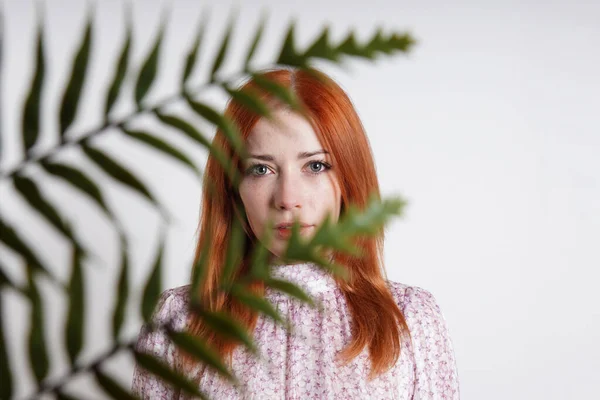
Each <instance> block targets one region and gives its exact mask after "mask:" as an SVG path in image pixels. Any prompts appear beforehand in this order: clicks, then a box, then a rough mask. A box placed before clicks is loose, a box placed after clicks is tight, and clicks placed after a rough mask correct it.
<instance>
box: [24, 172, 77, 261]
mask: <svg viewBox="0 0 600 400" xmlns="http://www.w3.org/2000/svg"><path fill="white" fill-rule="evenodd" d="M13 185H14V187H15V189H16V190H17V191H18V192H19V194H21V197H22V198H23V199H24V200H25V201H26V202H27V203H29V205H30V206H31V207H32V208H33V209H35V210H36V211H37V212H38V213H39V214H40V215H41V216H43V217H44V218H45V219H46V220H47V221H48V222H49V223H50V224H51V225H52V226H54V227H55V228H56V229H57V230H58V231H59V232H61V233H62V234H63V235H64V236H65V237H66V238H67V239H69V240H70V241H71V242H73V244H74V245H75V246H76V247H77V248H78V249H80V250H81V251H82V252H84V254H85V250H84V248H83V246H82V245H81V244H80V243H79V241H78V240H77V238H76V237H75V235H74V234H73V232H72V231H71V228H70V227H69V226H68V225H67V224H66V223H65V222H64V221H63V219H62V218H61V217H60V215H59V213H58V210H57V209H56V207H54V206H53V205H52V203H50V202H49V201H48V200H46V196H44V195H42V193H41V192H40V190H39V188H38V187H37V184H36V183H35V182H34V181H33V180H31V179H29V178H27V177H25V176H23V175H15V176H14V177H13Z"/></svg>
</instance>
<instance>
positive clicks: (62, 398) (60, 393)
mask: <svg viewBox="0 0 600 400" xmlns="http://www.w3.org/2000/svg"><path fill="white" fill-rule="evenodd" d="M56 399H57V400H78V399H77V397H75V396H71V395H70V394H68V393H65V391H64V390H62V389H58V390H57V391H56Z"/></svg>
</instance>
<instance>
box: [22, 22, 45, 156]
mask: <svg viewBox="0 0 600 400" xmlns="http://www.w3.org/2000/svg"><path fill="white" fill-rule="evenodd" d="M45 71H46V67H45V60H44V29H43V23H42V22H41V21H40V22H39V25H38V32H37V50H36V60H35V72H34V73H33V81H32V82H31V87H30V89H29V94H28V95H27V99H26V100H25V105H24V106H23V120H22V127H23V128H22V129H23V147H24V149H25V151H26V152H27V153H29V151H30V150H31V148H32V147H33V146H34V145H35V144H36V142H37V140H38V137H39V131H40V119H41V117H40V114H41V112H40V109H41V105H40V101H41V98H42V86H43V82H44V76H45Z"/></svg>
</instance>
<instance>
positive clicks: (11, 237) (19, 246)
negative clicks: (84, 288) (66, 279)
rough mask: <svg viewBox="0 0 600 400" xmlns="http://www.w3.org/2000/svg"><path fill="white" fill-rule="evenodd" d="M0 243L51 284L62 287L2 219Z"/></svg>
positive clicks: (0, 222)
mask: <svg viewBox="0 0 600 400" xmlns="http://www.w3.org/2000/svg"><path fill="white" fill-rule="evenodd" d="M0 242H2V243H4V244H5V245H6V247H8V248H9V249H12V250H14V251H15V252H16V253H17V254H19V255H20V256H22V257H23V258H24V259H25V261H26V262H27V263H28V264H29V265H31V267H32V268H34V269H35V270H37V271H39V272H41V273H43V274H44V275H46V276H47V277H48V278H50V280H51V281H52V282H54V283H57V284H59V285H60V286H63V284H62V283H61V282H60V281H59V280H58V279H56V277H55V276H54V275H53V274H52V273H51V272H50V271H49V270H48V269H47V268H46V267H45V266H44V264H43V263H42V261H41V260H40V259H39V258H38V256H37V255H36V254H35V253H34V252H33V250H31V249H30V248H29V246H28V245H27V244H26V243H25V241H24V240H23V239H22V238H21V237H20V236H19V235H18V234H17V232H16V231H15V230H14V228H13V227H11V226H10V225H8V224H6V223H5V222H4V221H2V219H0Z"/></svg>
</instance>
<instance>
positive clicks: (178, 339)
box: [167, 330, 238, 383]
mask: <svg viewBox="0 0 600 400" xmlns="http://www.w3.org/2000/svg"><path fill="white" fill-rule="evenodd" d="M167 334H168V335H169V338H170V339H171V340H172V341H173V343H175V344H176V345H177V346H179V347H180V348H182V349H184V350H185V351H186V352H188V353H189V354H191V355H193V356H194V357H195V358H196V359H197V360H198V361H201V362H203V363H204V364H206V365H209V366H211V367H212V368H214V369H215V370H216V371H217V372H219V374H221V376H223V377H225V378H226V379H227V380H229V381H230V382H234V383H238V381H237V379H236V378H235V377H234V376H233V375H232V374H231V373H230V372H229V370H228V369H227V367H226V366H225V364H224V363H223V361H222V360H221V359H220V357H219V355H218V354H217V353H216V352H215V351H214V350H212V349H210V348H209V347H208V346H207V345H206V343H204V342H203V341H202V340H200V339H199V338H198V337H196V336H193V335H190V334H189V333H186V332H176V331H174V330H168V331H167Z"/></svg>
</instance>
